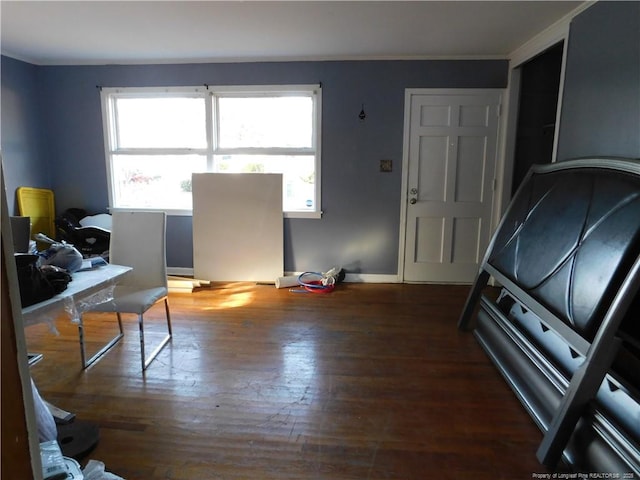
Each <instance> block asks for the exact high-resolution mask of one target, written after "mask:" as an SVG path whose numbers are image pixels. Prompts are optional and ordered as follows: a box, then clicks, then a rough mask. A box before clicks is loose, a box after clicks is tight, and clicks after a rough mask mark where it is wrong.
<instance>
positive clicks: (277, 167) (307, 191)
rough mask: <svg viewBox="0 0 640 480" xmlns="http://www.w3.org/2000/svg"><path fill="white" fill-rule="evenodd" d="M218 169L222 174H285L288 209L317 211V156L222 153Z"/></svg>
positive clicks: (285, 206) (285, 207) (216, 160)
mask: <svg viewBox="0 0 640 480" xmlns="http://www.w3.org/2000/svg"><path fill="white" fill-rule="evenodd" d="M213 161H214V170H215V171H216V172H219V173H282V174H283V177H282V183H283V185H282V202H283V210H284V211H289V212H291V211H297V212H308V211H313V210H314V207H315V205H314V198H315V197H314V193H315V157H314V156H313V155H298V156H284V155H283V156H276V155H218V156H215V157H214V160H213Z"/></svg>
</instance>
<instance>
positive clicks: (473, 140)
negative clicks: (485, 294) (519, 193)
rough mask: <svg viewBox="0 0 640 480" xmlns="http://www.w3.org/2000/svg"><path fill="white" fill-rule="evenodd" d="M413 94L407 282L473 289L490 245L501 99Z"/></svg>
mask: <svg viewBox="0 0 640 480" xmlns="http://www.w3.org/2000/svg"><path fill="white" fill-rule="evenodd" d="M465 92H466V91H461V92H460V93H457V92H456V93H454V94H435V93H434V94H428V93H425V94H409V93H408V95H411V98H410V102H408V105H409V110H410V111H409V112H408V115H409V122H408V132H407V133H406V135H408V140H407V142H406V145H407V147H408V154H407V157H408V164H407V167H408V173H407V182H406V186H407V192H405V193H406V201H407V204H406V222H405V227H404V228H405V235H404V238H405V245H404V265H403V267H404V280H405V281H409V282H439V283H471V282H472V281H473V279H474V277H475V274H476V272H477V269H478V264H479V262H480V261H481V260H482V255H483V254H484V250H485V249H486V247H487V244H488V242H489V238H490V228H491V212H492V206H493V185H494V176H495V163H496V151H497V137H498V135H497V133H498V114H499V104H500V93H499V92H498V91H495V90H486V91H477V90H475V91H473V92H469V93H465Z"/></svg>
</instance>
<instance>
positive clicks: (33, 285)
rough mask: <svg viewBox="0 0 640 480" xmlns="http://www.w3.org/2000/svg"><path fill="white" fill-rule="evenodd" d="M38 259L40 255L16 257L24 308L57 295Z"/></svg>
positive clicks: (21, 300)
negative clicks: (38, 263)
mask: <svg viewBox="0 0 640 480" xmlns="http://www.w3.org/2000/svg"><path fill="white" fill-rule="evenodd" d="M38 258H39V257H38V255H29V254H26V255H15V259H16V269H17V271H18V286H19V288H20V303H21V304H22V308H24V307H28V306H29V305H33V304H34V303H38V302H42V301H44V300H47V299H49V298H51V297H53V296H54V295H55V294H56V291H55V289H54V287H53V285H51V282H49V280H47V277H46V275H45V274H44V273H43V272H42V270H40V267H38V265H37V262H38ZM65 288H67V287H66V285H65Z"/></svg>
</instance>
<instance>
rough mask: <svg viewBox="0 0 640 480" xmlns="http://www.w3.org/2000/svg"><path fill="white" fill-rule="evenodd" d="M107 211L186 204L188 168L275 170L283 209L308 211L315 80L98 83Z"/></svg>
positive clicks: (314, 168)
mask: <svg viewBox="0 0 640 480" xmlns="http://www.w3.org/2000/svg"><path fill="white" fill-rule="evenodd" d="M101 102H102V116H103V124H104V136H105V156H106V162H107V179H108V182H109V205H110V207H111V209H112V210H136V209H145V210H150V209H151V210H163V211H166V212H167V213H169V214H173V215H190V214H191V212H192V198H191V174H192V173H201V172H218V173H243V172H251V173H281V174H282V175H283V209H284V214H285V216H287V217H308V218H317V217H320V215H321V202H320V191H321V188H320V179H321V175H320V167H321V162H320V159H321V156H320V125H321V106H322V94H321V89H320V86H319V85H283V86H225V87H212V86H200V87H171V88H102V90H101Z"/></svg>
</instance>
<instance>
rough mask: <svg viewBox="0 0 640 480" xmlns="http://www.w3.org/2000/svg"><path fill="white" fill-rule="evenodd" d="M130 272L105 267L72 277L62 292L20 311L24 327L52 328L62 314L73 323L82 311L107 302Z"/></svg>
mask: <svg viewBox="0 0 640 480" xmlns="http://www.w3.org/2000/svg"><path fill="white" fill-rule="evenodd" d="M130 271H131V267H125V266H122V265H112V264H108V265H103V266H101V267H96V268H94V269H92V270H86V271H82V272H75V273H73V274H72V275H71V277H72V280H71V282H69V284H68V285H67V289H66V290H65V291H63V292H60V293H59V294H57V295H54V296H53V297H51V298H50V299H48V300H44V301H43V302H39V303H36V304H34V305H30V306H28V307H26V308H23V309H22V320H23V323H24V326H25V327H26V326H29V325H35V324H37V323H43V322H49V323H51V324H52V325H53V322H54V321H55V319H56V318H57V317H58V316H60V315H61V314H62V313H65V312H66V313H67V314H68V315H69V316H70V318H71V320H72V321H73V320H76V319H77V318H78V315H79V314H80V313H82V312H83V311H84V310H85V307H88V306H91V305H94V304H96V303H99V302H101V301H106V300H109V299H110V295H111V294H112V293H113V287H115V285H116V283H118V281H119V280H120V279H121V278H122V277H123V276H124V275H126V274H127V273H129V272H130Z"/></svg>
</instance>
